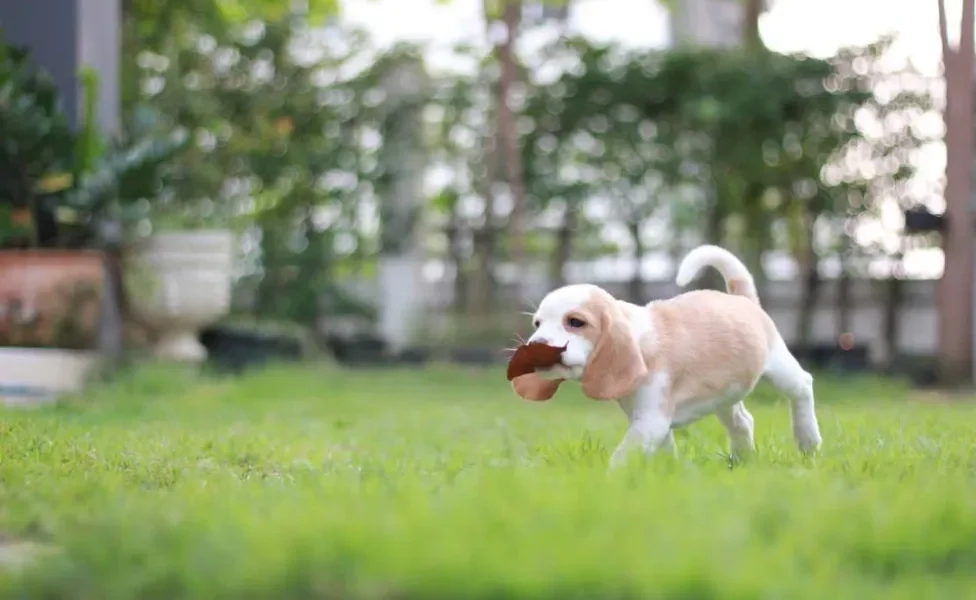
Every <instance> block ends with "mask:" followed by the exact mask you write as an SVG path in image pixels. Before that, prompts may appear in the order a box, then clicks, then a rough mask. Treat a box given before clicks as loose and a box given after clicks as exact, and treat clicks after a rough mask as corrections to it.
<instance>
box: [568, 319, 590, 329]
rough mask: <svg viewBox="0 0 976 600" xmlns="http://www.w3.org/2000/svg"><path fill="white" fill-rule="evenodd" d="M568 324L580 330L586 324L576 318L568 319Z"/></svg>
mask: <svg viewBox="0 0 976 600" xmlns="http://www.w3.org/2000/svg"><path fill="white" fill-rule="evenodd" d="M566 324H567V325H569V326H570V327H572V328H573V329H579V328H580V327H583V326H585V325H586V322H585V321H583V320H581V319H577V318H576V317H570V318H568V319H566Z"/></svg>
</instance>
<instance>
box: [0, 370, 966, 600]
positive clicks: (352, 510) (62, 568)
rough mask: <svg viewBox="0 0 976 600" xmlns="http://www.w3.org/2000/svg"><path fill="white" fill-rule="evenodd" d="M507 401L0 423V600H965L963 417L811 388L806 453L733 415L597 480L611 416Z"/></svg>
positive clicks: (839, 385)
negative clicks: (750, 446)
mask: <svg viewBox="0 0 976 600" xmlns="http://www.w3.org/2000/svg"><path fill="white" fill-rule="evenodd" d="M570 391H571V393H568V394H567V393H565V392H564V393H563V395H562V396H561V397H557V398H556V399H555V400H554V401H552V402H549V403H542V404H532V403H526V402H523V401H520V400H518V399H516V398H515V397H514V396H513V395H512V394H511V393H510V392H509V389H508V387H507V383H506V382H505V380H504V377H503V375H502V372H501V369H496V370H494V371H491V372H487V371H470V370H469V371H457V370H450V369H447V368H436V369H430V370H428V371H425V372H420V373H418V372H409V371H386V372H367V371H338V370H335V369H310V368H305V369H274V370H269V371H267V372H264V373H260V374H257V375H252V376H248V377H246V378H244V379H237V380H234V379H223V380H218V379H211V378H206V377H202V376H195V375H190V374H186V373H183V372H180V371H172V370H165V369H159V368H155V369H148V370H143V371H141V372H139V373H136V374H133V375H131V376H128V377H125V378H123V379H121V380H119V381H117V382H116V383H114V384H113V385H111V386H109V387H105V388H102V389H98V390H94V391H93V392H91V393H89V394H87V395H86V397H85V398H84V399H79V400H77V401H74V402H71V403H67V404H65V405H62V406H58V407H53V408H44V409H37V410H32V411H10V410H8V411H3V412H0V452H2V455H0V541H2V540H3V539H6V540H8V541H10V540H18V541H25V540H30V541H35V542H42V543H46V544H48V545H49V546H50V547H52V548H54V549H55V550H54V552H53V553H51V554H48V555H45V556H46V557H45V558H41V559H39V560H38V561H37V562H35V563H34V565H35V566H34V567H33V568H30V569H28V570H26V571H18V570H13V569H9V568H8V569H6V570H5V571H4V572H3V574H0V592H2V594H3V595H4V596H5V597H21V598H28V597H29V598H90V599H100V600H101V599H111V598H140V599H154V598H167V599H171V598H182V597H195V598H233V599H243V598H310V597H322V598H348V599H356V598H425V599H428V598H516V597H517V598H554V599H560V600H563V599H570V598H638V597H640V598H686V599H691V598H742V599H746V598H775V599H780V598H790V599H799V598H811V599H812V598H817V599H826V598H855V597H863V598H882V597H883V598H886V599H888V598H906V599H909V598H910V599H912V600H915V599H918V598H953V599H956V598H965V597H974V596H976V477H974V474H976V473H974V466H976V453H974V445H973V440H974V432H976V425H974V422H976V419H974V417H976V414H974V411H973V409H972V408H970V407H969V406H966V405H956V406H950V405H947V404H931V403H922V402H918V401H917V400H911V399H909V394H908V392H907V391H906V390H904V389H903V388H900V387H898V386H897V385H895V384H890V383H889V384H884V383H880V382H872V381H858V380H848V381H839V380H837V381H831V380H826V379H825V380H818V392H819V412H820V419H821V427H822V430H823V436H824V440H825V448H824V451H823V453H822V455H821V456H820V457H819V458H817V459H816V460H815V461H812V462H805V461H803V460H801V459H800V458H799V457H798V455H797V452H796V450H795V448H794V446H793V444H792V440H791V438H790V431H789V425H788V410H787V407H786V405H785V404H784V403H783V402H782V401H781V400H780V399H778V398H777V397H776V396H775V395H774V394H772V393H771V392H770V391H769V390H766V389H763V390H760V391H758V392H757V394H756V395H755V398H754V399H753V400H752V401H751V404H750V406H751V408H752V409H753V412H754V414H755V417H756V422H757V432H756V434H757V441H758V444H759V453H758V455H757V456H756V457H755V458H754V459H753V460H752V461H751V462H750V463H748V464H746V465H743V466H741V467H737V468H735V469H734V470H730V469H729V468H728V466H727V463H726V461H725V459H724V458H723V457H722V455H721V453H722V452H723V450H724V448H725V439H724V434H723V433H722V431H721V430H720V428H719V426H718V424H717V423H716V422H715V420H714V419H713V418H712V419H708V420H706V421H702V422H700V423H698V424H696V425H694V426H692V427H691V428H689V429H688V430H687V431H686V432H683V433H682V434H681V435H679V436H678V446H679V452H680V458H679V459H678V460H676V461H675V460H667V459H663V460H655V461H652V462H650V463H649V464H646V465H643V466H642V465H637V466H636V468H633V469H631V470H628V471H625V472H622V473H620V474H619V475H617V476H614V477H609V478H608V477H607V475H606V473H605V465H606V461H607V458H608V455H609V452H610V451H611V450H612V449H613V447H614V445H615V444H616V443H617V441H618V440H619V438H620V436H621V435H622V434H623V431H624V426H625V424H624V420H623V417H622V414H621V413H620V412H619V409H618V408H617V407H616V406H614V405H611V404H602V403H595V402H588V401H585V400H583V399H582V397H581V396H579V395H578V394H577V393H576V392H575V391H574V390H570Z"/></svg>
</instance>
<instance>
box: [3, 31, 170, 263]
mask: <svg viewBox="0 0 976 600" xmlns="http://www.w3.org/2000/svg"><path fill="white" fill-rule="evenodd" d="M80 79H81V82H82V91H83V93H82V98H83V105H82V111H81V112H82V121H81V123H79V126H78V129H77V131H72V129H71V128H70V127H69V125H68V124H67V121H66V120H65V117H64V115H63V113H62V112H61V107H60V104H59V102H60V98H59V94H58V91H57V88H56V86H55V85H54V83H53V82H52V80H51V79H50V77H49V76H48V75H47V74H46V73H45V72H43V71H42V70H40V69H37V68H35V67H34V66H33V65H31V64H30V62H29V55H28V53H27V52H26V51H24V50H22V49H18V48H13V47H10V46H6V45H2V44H0V131H2V132H3V134H2V135H3V139H2V148H3V150H2V155H0V182H2V183H0V212H2V214H4V215H6V217H5V219H7V220H12V215H15V214H21V213H22V212H23V211H24V210H27V211H29V212H30V214H31V219H30V223H28V228H29V229H31V230H32V231H30V237H31V240H32V241H31V245H36V244H39V243H40V244H42V245H46V246H58V247H79V246H90V245H92V244H96V243H99V242H100V241H101V240H100V239H99V238H98V235H99V227H100V226H101V225H102V224H104V223H105V222H106V220H108V219H113V218H114V219H118V218H121V217H122V216H124V215H121V214H120V213H121V210H122V209H121V205H122V204H124V203H125V202H127V201H137V200H139V199H143V198H146V197H147V196H151V195H153V194H155V193H156V192H157V189H156V188H157V186H158V183H159V182H158V172H159V170H160V169H161V168H162V166H163V165H164V164H165V163H166V162H167V161H169V160H170V159H172V158H173V157H174V156H175V155H176V154H177V153H178V152H179V151H181V150H182V149H183V147H184V144H185V135H184V134H183V133H182V132H180V131H176V132H169V133H168V134H166V135H159V136H154V137H151V136H148V135H147V136H144V137H141V138H139V139H136V138H134V137H133V136H132V134H131V132H130V133H129V134H128V136H127V137H120V138H118V139H115V140H105V139H104V138H103V136H102V135H101V134H100V133H99V131H98V124H97V123H96V121H95V107H96V106H97V104H98V98H97V77H96V75H95V73H93V72H91V71H90V70H84V71H82V73H81V74H80ZM41 213H47V214H49V215H51V218H52V220H53V221H54V226H53V228H54V231H53V232H52V235H50V236H49V238H48V239H44V240H40V239H38V237H37V231H33V230H34V229H37V228H38V227H39V225H38V224H37V223H39V221H40V219H41V216H40V215H41ZM4 231H5V232H6V231H9V230H8V229H5V230H4ZM4 241H5V240H4V239H3V238H2V237H0V243H4Z"/></svg>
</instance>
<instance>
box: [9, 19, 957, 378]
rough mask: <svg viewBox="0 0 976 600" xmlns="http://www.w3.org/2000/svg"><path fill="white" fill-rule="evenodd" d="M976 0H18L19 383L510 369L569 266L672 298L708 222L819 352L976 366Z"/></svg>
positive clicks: (821, 361) (14, 67) (842, 366)
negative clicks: (319, 370) (272, 372)
mask: <svg viewBox="0 0 976 600" xmlns="http://www.w3.org/2000/svg"><path fill="white" fill-rule="evenodd" d="M940 15H943V17H942V18H940ZM967 15H968V19H967V18H966V17H967ZM972 21H973V18H972V5H971V2H970V0H965V1H964V2H963V1H959V2H955V3H953V2H949V1H948V0H947V1H946V2H945V5H943V3H942V2H941V0H940V2H939V3H938V5H936V3H923V2H891V1H890V0H844V1H841V0H820V1H818V2H809V1H804V0H771V1H767V0H668V1H667V2H656V1H655V0H563V1H558V0H552V1H551V2H549V1H545V0H538V1H530V0H443V1H436V0H306V1H304V2H290V3H289V2H283V1H277V2H272V1H269V0H169V1H167V2H157V1H155V0H99V1H98V2H91V1H88V0H44V1H35V2H13V1H9V0H8V1H6V2H2V3H0V40H2V45H0V248H3V250H2V251H0V308H2V310H0V354H2V356H3V357H4V360H0V363H4V364H5V365H6V367H5V368H6V370H5V371H4V370H0V386H5V387H3V389H2V390H0V392H3V393H4V394H6V395H8V396H14V395H17V394H20V395H29V394H31V393H39V392H37V390H43V389H67V388H71V387H73V386H75V385H78V383H77V382H78V381H80V379H79V378H81V377H83V375H84V374H85V373H88V372H89V371H90V370H91V369H92V368H94V366H93V365H94V364H96V363H101V362H103V361H99V360H98V358H99V357H100V358H102V359H104V358H106V357H107V358H110V359H112V360H115V361H118V360H126V359H130V358H132V357H141V356H145V355H155V356H157V357H160V358H175V359H179V360H185V361H196V362H199V361H203V360H204V359H205V358H207V357H209V358H210V360H211V362H213V363H216V364H218V365H222V366H225V367H230V368H233V369H241V368H244V367H246V366H248V365H251V364H262V363H264V362H266V361H268V360H293V359H300V358H303V357H305V356H308V355H310V354H314V355H317V356H323V355H328V356H332V357H334V358H335V359H337V360H339V361H341V362H344V363H348V364H354V363H371V364H376V363H404V362H406V363H423V362H426V361H429V360H452V361H457V362H463V363H490V362H498V361H503V360H504V359H505V354H504V353H503V351H502V349H503V348H504V347H505V346H510V345H511V341H512V340H513V339H514V336H515V334H516V333H518V332H524V331H525V330H526V328H527V326H528V324H529V319H528V317H526V316H525V315H524V311H531V310H532V308H533V307H534V304H535V303H536V302H538V301H539V300H540V299H541V298H542V296H543V295H544V294H545V293H546V292H547V291H548V290H549V289H551V288H553V287H554V286H558V285H561V284H565V283H569V282H583V281H586V282H592V283H596V284H599V285H601V286H604V287H606V288H607V289H608V290H609V291H611V292H612V293H613V294H615V295H617V296H618V297H621V298H624V299H627V300H631V301H634V302H642V303H643V302H648V301H651V300H654V299H657V298H666V297H669V296H671V295H674V294H676V293H678V291H679V290H678V289H677V288H676V287H675V286H674V285H673V283H672V279H673V276H674V269H675V266H676V264H677V262H676V261H678V260H680V258H681V256H682V255H683V254H684V253H685V252H687V251H688V250H689V249H690V248H692V247H694V246H695V245H697V244H700V243H705V242H709V243H715V244H720V245H723V246H725V247H727V248H729V249H730V250H732V251H734V252H735V253H737V254H738V255H739V256H740V257H742V259H743V260H744V261H745V262H746V263H747V264H748V265H749V267H750V269H751V270H752V272H753V273H754V275H755V277H756V279H757V283H758V286H759V290H760V296H761V298H762V301H763V304H764V306H765V307H766V309H767V310H768V311H769V312H770V314H771V315H772V316H773V318H774V319H775V321H776V323H777V324H778V326H779V327H780V329H781V331H782V332H783V334H784V336H785V337H786V339H787V342H788V343H789V344H790V345H791V347H793V348H794V351H795V352H796V353H797V354H798V355H799V356H800V358H801V360H804V361H807V362H809V363H811V365H812V366H813V367H817V368H829V369H835V370H848V371H866V370H878V371H882V372H888V373H896V374H909V375H911V376H912V377H913V378H914V379H915V380H916V382H917V383H919V384H926V385H928V384H935V383H938V384H942V385H945V386H955V385H958V384H961V383H967V382H970V381H972V374H973V352H972V346H973V344H972V338H973V318H972V315H973V279H974V278H973V269H974V260H973V252H974V249H973V232H972V215H971V212H972V204H973V202H972V160H973V156H972V154H973V153H972V145H973V123H972V113H973V102H972V94H973V73H974V69H973V48H972V44H973V22H972ZM960 22H962V23H963V27H962V29H961V30H960V27H959V24H960ZM943 65H945V66H943ZM947 90H948V92H947ZM947 97H948V98H949V100H950V101H949V102H948V103H947V102H946V98H947ZM947 105H948V106H947ZM947 148H948V149H949V151H948V152H947ZM947 155H948V156H950V157H952V160H949V161H947V160H946V157H947ZM69 280H70V282H71V285H70V286H67V284H66V282H69ZM699 284H700V285H703V286H721V282H720V281H716V279H715V278H714V277H712V278H704V279H703V280H702V281H701V282H699ZM84 307H89V308H88V309H85V308H84ZM51 360H56V361H59V362H57V363H56V366H54V367H52V366H51V365H52V364H54V363H51V362H49V361H51ZM45 361H48V362H45ZM52 369H53V370H54V371H57V372H58V373H59V375H58V376H57V377H58V378H59V379H57V381H52V380H51V378H52V377H53V375H51V371H52ZM31 374H33V375H31ZM25 390H27V391H25ZM30 390H34V391H30Z"/></svg>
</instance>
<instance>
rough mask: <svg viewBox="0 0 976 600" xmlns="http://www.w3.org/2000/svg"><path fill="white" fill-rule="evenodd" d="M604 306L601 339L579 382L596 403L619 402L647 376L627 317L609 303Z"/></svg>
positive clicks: (601, 320)
mask: <svg viewBox="0 0 976 600" xmlns="http://www.w3.org/2000/svg"><path fill="white" fill-rule="evenodd" d="M601 305H602V306H601V311H600V312H601V314H600V337H599V339H597V341H596V344H595V345H594V347H593V351H592V352H591V353H590V357H589V361H588V362H587V363H586V367H585V368H584V369H583V376H582V377H581V378H580V383H581V384H582V387H583V393H584V394H586V395H587V396H588V397H589V398H592V399H593V400H617V399H619V398H624V397H626V396H629V395H630V394H632V393H634V390H636V389H637V386H638V385H640V381H641V379H643V378H644V377H646V376H647V365H646V364H645V363H644V356H643V355H642V354H641V350H640V347H639V346H638V345H637V340H635V339H634V336H633V335H632V334H631V332H630V329H629V327H628V324H627V321H626V320H625V318H624V315H622V314H621V313H620V310H619V309H618V308H617V306H616V305H614V304H612V303H610V302H606V303H601Z"/></svg>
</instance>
